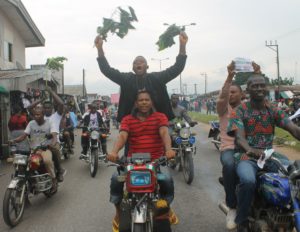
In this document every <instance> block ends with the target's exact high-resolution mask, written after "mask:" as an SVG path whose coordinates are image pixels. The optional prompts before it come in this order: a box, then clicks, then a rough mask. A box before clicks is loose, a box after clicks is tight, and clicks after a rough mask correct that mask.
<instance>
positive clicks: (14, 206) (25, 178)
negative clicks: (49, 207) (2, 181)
mask: <svg viewBox="0 0 300 232" xmlns="http://www.w3.org/2000/svg"><path fill="white" fill-rule="evenodd" d="M46 149H47V146H45V145H41V146H39V147H37V148H35V149H34V150H32V151H31V152H21V151H17V152H16V154H15V155H14V159H13V166H14V170H15V172H14V174H13V175H12V180H11V182H10V183H9V185H8V187H7V189H6V191H5V195H4V199H3V218H4V221H5V223H6V224H7V225H8V226H11V227H14V226H16V225H17V224H18V223H19V222H20V221H21V219H22V217H23V214H24V209H25V202H26V201H29V199H28V195H29V194H33V195H37V194H39V193H43V194H44V195H45V196H46V197H51V196H52V195H53V194H55V192H53V191H52V186H53V182H52V177H51V175H50V174H49V173H48V172H47V170H46V166H45V164H44V163H43V158H42V155H41V154H40V151H45V150H46Z"/></svg>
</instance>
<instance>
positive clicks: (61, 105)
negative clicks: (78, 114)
mask: <svg viewBox="0 0 300 232" xmlns="http://www.w3.org/2000/svg"><path fill="white" fill-rule="evenodd" d="M46 90H47V91H48V92H49V94H50V95H51V96H52V97H53V99H54V101H55V102H56V104H57V112H58V113H59V115H62V114H63V112H64V102H63V101H62V100H61V98H60V97H59V96H58V95H57V94H56V93H55V92H54V91H53V90H52V89H51V88H50V87H49V86H47V87H46Z"/></svg>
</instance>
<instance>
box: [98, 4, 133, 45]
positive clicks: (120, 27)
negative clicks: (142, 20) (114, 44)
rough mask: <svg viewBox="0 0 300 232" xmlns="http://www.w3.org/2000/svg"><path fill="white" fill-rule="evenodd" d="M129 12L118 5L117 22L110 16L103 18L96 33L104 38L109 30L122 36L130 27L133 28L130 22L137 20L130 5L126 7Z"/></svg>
mask: <svg viewBox="0 0 300 232" xmlns="http://www.w3.org/2000/svg"><path fill="white" fill-rule="evenodd" d="M128 9H129V12H128V11H126V10H124V9H122V8H121V7H118V8H117V10H118V13H119V22H117V21H115V20H114V19H112V18H103V25H102V26H99V27H98V28H97V33H98V34H99V35H101V37H102V38H103V39H104V40H106V38H107V34H108V33H109V32H111V33H112V34H114V33H115V34H116V35H117V36H119V37H120V38H124V37H125V36H126V35H127V34H128V31H129V30H131V29H135V27H134V26H132V24H131V23H132V22H135V21H136V22H137V21H138V19H137V17H136V14H135V12H134V10H133V8H132V7H130V6H129V7H128Z"/></svg>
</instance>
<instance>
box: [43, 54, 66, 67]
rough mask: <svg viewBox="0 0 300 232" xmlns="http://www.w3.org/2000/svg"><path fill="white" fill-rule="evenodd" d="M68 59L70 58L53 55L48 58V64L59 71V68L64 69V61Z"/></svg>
mask: <svg viewBox="0 0 300 232" xmlns="http://www.w3.org/2000/svg"><path fill="white" fill-rule="evenodd" d="M67 60H68V59H67V58H66V57H63V56H57V57H51V58H48V59H47V61H46V66H47V67H48V68H49V69H54V70H57V71H59V69H62V68H63V66H64V64H63V62H64V61H67Z"/></svg>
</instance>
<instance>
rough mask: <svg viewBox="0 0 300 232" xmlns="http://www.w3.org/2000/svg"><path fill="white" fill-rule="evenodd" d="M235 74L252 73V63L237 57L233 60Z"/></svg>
mask: <svg viewBox="0 0 300 232" xmlns="http://www.w3.org/2000/svg"><path fill="white" fill-rule="evenodd" d="M233 61H234V71H235V72H253V71H254V70H253V66H252V61H251V60H250V59H246V58H241V57H237V58H235V59H234V60H233Z"/></svg>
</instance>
